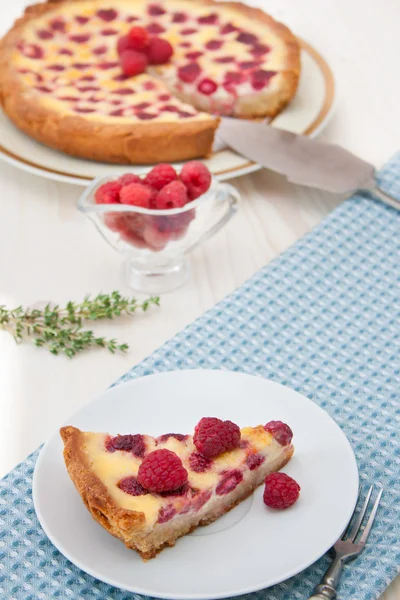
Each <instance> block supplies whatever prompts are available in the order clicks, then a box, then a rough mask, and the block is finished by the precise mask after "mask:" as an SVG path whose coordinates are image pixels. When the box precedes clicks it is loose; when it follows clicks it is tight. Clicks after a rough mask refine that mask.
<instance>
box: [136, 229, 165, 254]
mask: <svg viewBox="0 0 400 600" xmlns="http://www.w3.org/2000/svg"><path fill="white" fill-rule="evenodd" d="M143 239H144V241H145V242H146V244H147V246H148V247H149V248H150V250H153V251H154V252H160V251H161V250H164V248H165V246H166V245H167V244H168V242H169V241H170V240H171V234H170V233H169V232H168V231H159V230H158V229H157V227H156V226H154V225H148V226H147V227H145V229H144V231H143Z"/></svg>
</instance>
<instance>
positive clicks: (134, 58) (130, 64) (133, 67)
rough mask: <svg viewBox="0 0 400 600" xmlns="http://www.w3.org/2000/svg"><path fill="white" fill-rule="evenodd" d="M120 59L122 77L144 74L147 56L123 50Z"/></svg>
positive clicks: (135, 51) (134, 51)
mask: <svg viewBox="0 0 400 600" xmlns="http://www.w3.org/2000/svg"><path fill="white" fill-rule="evenodd" d="M120 59H121V67H122V71H123V73H124V75H128V76H132V75H139V74H140V73H144V71H145V70H146V67H147V65H148V62H149V61H148V60H147V56H146V55H145V54H143V52H138V51H137V50H125V51H124V52H122V54H121V56H120Z"/></svg>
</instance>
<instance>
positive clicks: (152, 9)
mask: <svg viewBox="0 0 400 600" xmlns="http://www.w3.org/2000/svg"><path fill="white" fill-rule="evenodd" d="M148 12H149V15H151V16H152V17H157V16H159V15H165V10H164V9H163V7H162V6H160V5H159V4H150V6H149V8H148Z"/></svg>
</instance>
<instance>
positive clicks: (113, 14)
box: [97, 8, 118, 23]
mask: <svg viewBox="0 0 400 600" xmlns="http://www.w3.org/2000/svg"><path fill="white" fill-rule="evenodd" d="M97 16H98V17H99V19H102V20H103V21H106V23H110V22H111V21H115V19H116V18H117V17H118V13H117V11H116V10H114V9H113V8H106V9H100V10H98V11H97Z"/></svg>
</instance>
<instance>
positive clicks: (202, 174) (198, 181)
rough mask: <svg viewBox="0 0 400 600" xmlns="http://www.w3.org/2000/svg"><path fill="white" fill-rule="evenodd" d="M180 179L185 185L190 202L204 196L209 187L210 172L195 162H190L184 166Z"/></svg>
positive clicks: (201, 164)
mask: <svg viewBox="0 0 400 600" xmlns="http://www.w3.org/2000/svg"><path fill="white" fill-rule="evenodd" d="M180 178H181V181H182V182H183V183H184V184H185V185H186V188H187V191H188V196H189V198H190V199H191V200H195V199H196V198H198V197H199V196H201V195H202V194H205V193H206V192H207V190H208V189H209V187H210V185H211V173H210V171H209V170H208V169H207V167H206V166H205V165H203V163H201V162H199V161H197V160H192V161H190V162H188V163H186V164H185V165H184V167H183V169H182V171H181V174H180Z"/></svg>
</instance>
